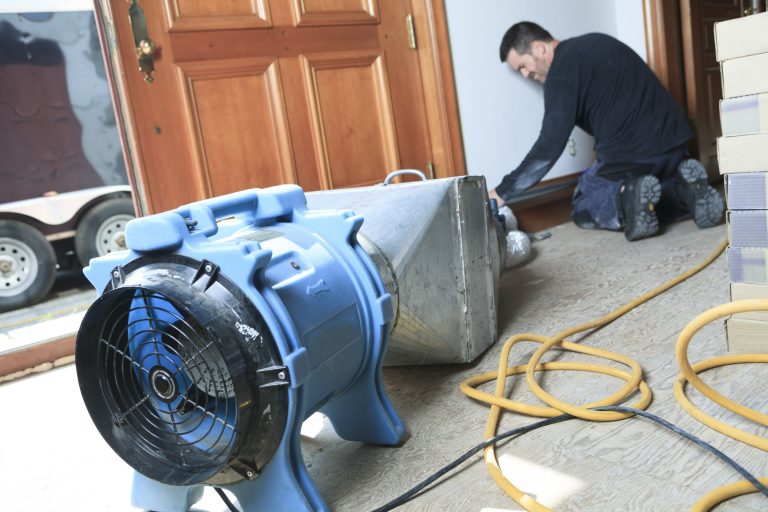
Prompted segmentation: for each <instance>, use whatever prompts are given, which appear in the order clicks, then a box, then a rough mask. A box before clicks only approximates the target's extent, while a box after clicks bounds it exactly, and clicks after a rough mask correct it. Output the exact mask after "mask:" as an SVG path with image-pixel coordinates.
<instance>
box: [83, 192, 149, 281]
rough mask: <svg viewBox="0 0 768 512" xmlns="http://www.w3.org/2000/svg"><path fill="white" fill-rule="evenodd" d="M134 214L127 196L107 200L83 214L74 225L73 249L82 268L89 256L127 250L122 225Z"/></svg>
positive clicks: (131, 203) (89, 258)
mask: <svg viewBox="0 0 768 512" xmlns="http://www.w3.org/2000/svg"><path fill="white" fill-rule="evenodd" d="M135 217H136V213H135V212H134V209H133V201H131V198H129V197H118V198H115V199H108V200H106V201H104V202H102V203H99V204H97V205H96V206H95V207H93V208H91V209H90V210H89V211H88V213H86V214H85V215H84V216H83V218H82V220H81V221H80V223H79V224H78V225H77V233H76V234H75V251H76V252H77V258H78V259H79V260H80V263H81V264H82V265H83V266H84V267H85V266H87V265H88V263H89V262H90V261H91V258H96V257H98V256H104V255H105V254H109V253H111V252H115V251H123V250H125V249H127V247H126V245H125V225H126V224H127V223H128V221H129V220H131V219H133V218H135Z"/></svg>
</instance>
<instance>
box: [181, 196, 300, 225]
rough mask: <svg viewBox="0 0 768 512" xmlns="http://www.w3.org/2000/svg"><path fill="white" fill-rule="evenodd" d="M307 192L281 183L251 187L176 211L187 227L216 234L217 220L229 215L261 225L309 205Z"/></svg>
mask: <svg viewBox="0 0 768 512" xmlns="http://www.w3.org/2000/svg"><path fill="white" fill-rule="evenodd" d="M306 204H307V202H306V198H305V197H304V191H303V190H302V189H301V187H299V186H298V185H280V186H276V187H271V188H269V189H258V188H252V189H249V190H243V191H240V192H234V193H232V194H227V195H224V196H219V197H214V198H211V199H204V200H202V201H198V202H196V203H191V204H188V205H185V206H182V207H180V208H177V209H176V210H175V212H176V213H177V214H178V215H180V216H181V217H183V218H184V221H185V222H186V223H187V226H188V227H189V228H190V229H194V230H195V231H197V232H202V233H203V234H204V235H205V236H211V235H215V234H216V232H217V231H218V226H217V222H218V221H220V220H222V219H226V218H229V217H235V218H246V219H248V220H249V221H252V222H254V223H256V224H259V225H265V224H270V223H272V222H274V221H275V220H276V219H278V218H280V217H285V216H287V215H291V214H292V213H293V211H294V210H295V209H297V208H306Z"/></svg>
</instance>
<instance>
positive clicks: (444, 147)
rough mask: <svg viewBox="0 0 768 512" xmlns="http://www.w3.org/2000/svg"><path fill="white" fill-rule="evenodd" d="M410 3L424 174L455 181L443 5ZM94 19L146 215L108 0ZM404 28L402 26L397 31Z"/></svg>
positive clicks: (458, 170)
mask: <svg viewBox="0 0 768 512" xmlns="http://www.w3.org/2000/svg"><path fill="white" fill-rule="evenodd" d="M153 1H154V0H153ZM383 1H386V0H383ZM410 3H411V10H412V12H413V17H414V23H415V29H416V38H417V48H416V51H417V52H418V60H419V68H420V72H421V77H420V78H421V81H422V84H423V92H424V98H425V105H424V107H425V111H426V113H427V123H428V128H429V139H430V144H431V151H432V157H433V161H432V163H433V170H431V171H428V173H429V174H431V176H430V177H431V178H447V177H451V176H461V175H464V174H466V163H465V158H464V147H463V140H462V135H461V123H460V118H459V107H458V99H457V95H456V86H455V81H454V75H453V63H452V60H451V49H450V39H449V35H448V23H447V18H446V12H445V2H444V0H410ZM94 14H95V16H96V24H97V26H98V30H99V37H100V39H101V44H102V48H103V49H104V52H103V54H104V60H105V67H106V71H107V77H108V80H109V83H110V91H111V94H112V99H113V104H114V107H115V117H116V120H117V124H118V130H119V133H120V140H121V144H122V146H123V155H124V158H125V167H126V171H127V173H128V180H129V183H130V185H131V188H132V190H133V192H134V194H133V198H134V205H135V207H136V212H137V214H138V215H139V216H142V215H146V214H148V213H151V212H150V207H149V202H148V196H147V194H146V191H145V185H144V180H143V178H142V176H145V173H146V172H147V169H146V168H145V166H144V165H143V162H142V161H141V157H140V155H141V153H140V152H139V151H138V149H137V135H136V132H135V129H134V126H135V124H134V119H133V117H132V115H131V106H130V100H129V98H128V95H127V89H126V85H125V80H124V77H123V76H122V73H121V72H120V70H121V69H131V68H132V67H134V64H135V63H129V64H130V65H128V66H124V64H125V63H124V62H123V59H122V57H121V55H120V52H119V51H118V48H117V37H116V34H115V29H114V13H113V12H112V9H111V6H110V0H96V1H95V6H94ZM405 29H406V25H405V21H404V23H403V30H405ZM137 72H138V70H137Z"/></svg>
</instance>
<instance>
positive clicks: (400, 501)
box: [373, 414, 574, 512]
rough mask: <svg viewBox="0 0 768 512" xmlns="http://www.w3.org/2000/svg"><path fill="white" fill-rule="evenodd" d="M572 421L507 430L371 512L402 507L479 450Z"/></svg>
mask: <svg viewBox="0 0 768 512" xmlns="http://www.w3.org/2000/svg"><path fill="white" fill-rule="evenodd" d="M572 419H574V417H573V416H571V415H569V414H563V415H561V416H555V417H554V418H547V419H546V420H542V421H537V422H536V423H533V424H531V425H526V426H524V427H518V428H515V429H512V430H508V431H507V432H503V433H501V434H499V435H497V436H495V437H492V438H491V439H489V440H487V441H484V442H482V443H480V444H478V445H476V446H474V447H472V448H470V449H469V450H468V451H466V452H465V453H464V455H462V456H461V457H459V458H458V459H456V460H454V461H453V462H451V463H450V464H448V465H446V466H444V467H443V468H442V469H440V470H438V471H436V472H435V473H433V474H432V475H431V476H429V477H427V478H426V479H424V480H422V481H421V482H420V483H419V484H417V485H416V486H414V487H413V488H411V489H410V490H409V491H407V492H405V493H403V494H401V495H400V496H398V497H397V498H395V499H393V500H392V501H390V502H387V503H386V504H385V505H382V506H381V507H379V508H377V509H375V510H374V511H373V512H386V511H388V510H393V509H395V508H397V507H399V506H401V505H404V504H405V503H407V502H409V501H410V500H412V499H413V498H415V497H416V495H417V494H418V493H419V492H420V491H421V490H422V489H424V488H425V487H427V486H428V485H429V484H431V483H433V482H434V481H435V480H437V479H439V478H440V477H442V476H443V475H445V474H446V473H448V472H449V471H451V470H452V469H454V468H455V467H456V466H458V465H460V464H461V463H463V462H464V461H466V460H467V459H469V458H470V457H471V456H473V455H474V454H476V453H477V452H479V451H480V450H483V449H484V448H486V447H487V446H490V445H492V444H494V443H497V442H499V441H501V440H503V439H506V438H508V437H512V436H514V435H515V434H525V433H526V432H531V431H532V430H536V429H537V428H541V427H546V426H548V425H554V424H555V423H560V422H561V421H566V420H572Z"/></svg>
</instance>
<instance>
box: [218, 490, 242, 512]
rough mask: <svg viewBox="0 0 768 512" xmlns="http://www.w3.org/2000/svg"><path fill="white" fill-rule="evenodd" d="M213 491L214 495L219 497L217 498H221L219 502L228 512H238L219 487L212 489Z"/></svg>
mask: <svg viewBox="0 0 768 512" xmlns="http://www.w3.org/2000/svg"><path fill="white" fill-rule="evenodd" d="M214 489H215V490H216V494H218V495H219V498H221V501H223V502H224V504H225V505H226V506H227V508H228V509H229V512H240V511H239V510H237V507H235V505H234V503H232V501H231V500H230V499H229V496H227V494H226V493H225V492H224V489H222V488H221V487H214Z"/></svg>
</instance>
